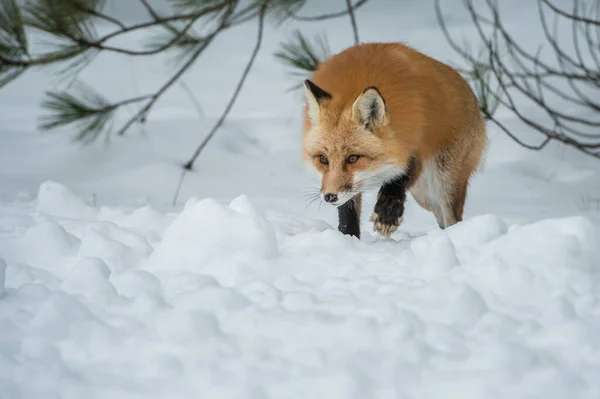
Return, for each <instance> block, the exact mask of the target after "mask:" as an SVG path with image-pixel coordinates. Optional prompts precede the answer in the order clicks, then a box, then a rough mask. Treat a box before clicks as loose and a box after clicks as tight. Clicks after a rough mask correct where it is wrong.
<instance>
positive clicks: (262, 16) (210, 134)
mask: <svg viewBox="0 0 600 399" xmlns="http://www.w3.org/2000/svg"><path fill="white" fill-rule="evenodd" d="M266 10H267V7H266V6H263V7H262V8H261V9H260V11H259V14H258V33H257V37H256V44H255V46H254V50H252V55H251V56H250V59H249V60H248V63H247V64H246V67H245V68H244V72H243V73H242V76H241V77H240V80H239V81H238V84H237V86H236V88H235V90H234V92H233V95H232V96H231V99H230V100H229V103H228V104H227V106H226V107H225V110H224V111H223V113H222V114H221V117H220V118H219V120H218V121H217V123H215V125H214V126H213V128H212V129H211V130H210V132H208V134H207V135H206V137H205V138H204V140H203V141H202V143H200V145H199V146H198V148H196V151H194V154H193V155H192V157H191V158H190V160H189V161H188V162H186V163H185V165H184V166H183V167H184V169H185V170H191V169H192V168H193V167H194V163H195V162H196V159H198V156H199V155H200V153H201V152H202V150H203V149H204V148H205V147H206V145H207V144H208V142H209V141H210V140H211V139H212V138H213V136H214V135H215V133H216V132H217V131H218V130H219V128H220V127H221V125H223V122H225V119H226V118H227V115H229V111H231V108H233V104H234V103H235V100H237V98H238V96H239V94H240V91H241V90H242V86H243V85H244V82H245V81H246V78H247V77H248V73H250V70H251V69H252V65H253V64H254V60H256V56H257V55H258V52H259V50H260V46H261V44H262V40H263V31H264V20H265V13H266Z"/></svg>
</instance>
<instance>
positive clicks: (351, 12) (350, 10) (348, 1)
mask: <svg viewBox="0 0 600 399" xmlns="http://www.w3.org/2000/svg"><path fill="white" fill-rule="evenodd" d="M346 6H347V7H348V15H350V23H351V24H352V32H353V33H354V44H358V43H359V42H360V40H359V39H358V28H357V27H356V18H355V17H354V9H353V8H352V2H351V0H346Z"/></svg>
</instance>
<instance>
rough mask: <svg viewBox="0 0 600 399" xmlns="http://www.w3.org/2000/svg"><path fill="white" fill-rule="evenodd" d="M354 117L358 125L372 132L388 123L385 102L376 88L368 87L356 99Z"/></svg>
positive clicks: (353, 108)
mask: <svg viewBox="0 0 600 399" xmlns="http://www.w3.org/2000/svg"><path fill="white" fill-rule="evenodd" d="M352 116H353V117H354V118H355V119H356V121H357V122H358V123H360V124H361V125H362V126H364V127H365V128H366V129H367V130H371V131H372V130H373V128H375V127H377V126H381V125H384V124H385V123H386V122H387V112H386V108H385V100H384V99H383V97H382V96H381V93H380V92H379V90H377V88H376V87H374V86H369V87H367V88H366V89H364V90H363V92H362V93H361V94H360V95H359V96H358V97H357V98H356V100H355V101H354V104H352Z"/></svg>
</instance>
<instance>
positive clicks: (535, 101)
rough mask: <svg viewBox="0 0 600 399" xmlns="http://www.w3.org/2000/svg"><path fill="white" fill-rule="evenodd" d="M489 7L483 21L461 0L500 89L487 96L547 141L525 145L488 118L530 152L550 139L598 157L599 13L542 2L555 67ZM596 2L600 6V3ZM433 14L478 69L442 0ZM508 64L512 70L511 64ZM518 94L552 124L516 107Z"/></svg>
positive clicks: (493, 4)
mask: <svg viewBox="0 0 600 399" xmlns="http://www.w3.org/2000/svg"><path fill="white" fill-rule="evenodd" d="M485 3H486V5H487V8H488V11H490V12H491V16H490V17H484V16H483V15H482V14H481V13H480V12H478V11H477V10H476V9H475V6H474V4H473V0H463V4H464V5H465V7H466V9H467V11H468V12H469V15H470V17H471V20H472V22H473V24H474V26H475V28H476V31H477V33H478V35H479V38H480V39H481V40H482V41H483V43H484V45H485V47H486V48H487V50H488V54H489V57H488V60H487V61H486V64H485V67H486V68H489V69H490V71H491V72H492V75H493V77H494V80H495V81H496V82H497V84H498V85H499V92H498V93H488V94H490V95H492V96H493V97H494V98H495V99H496V100H497V101H498V103H499V104H500V105H502V106H503V107H505V108H506V109H508V110H509V111H510V112H512V113H513V114H514V115H515V116H516V117H517V118H518V119H519V120H520V121H521V122H523V123H525V124H526V125H528V126H529V127H531V128H533V129H534V130H535V131H537V132H539V133H541V134H542V135H543V136H544V138H543V139H542V141H541V143H540V144H537V145H531V144H527V143H524V142H523V141H522V140H520V139H519V138H518V137H517V136H516V135H515V134H513V133H512V132H511V131H510V130H509V129H508V128H507V127H506V126H505V125H504V124H503V123H501V122H500V121H498V120H497V119H496V118H494V117H493V116H492V115H489V114H486V115H485V116H486V118H488V119H489V120H490V121H491V122H492V123H494V124H496V125H497V126H498V127H499V128H500V129H502V130H503V131H504V132H505V133H507V135H508V136H509V137H511V138H512V139H513V140H514V141H516V142H517V143H519V144H520V145H522V146H524V147H526V148H529V149H533V150H540V149H542V148H544V147H545V146H546V145H547V144H548V143H549V142H550V141H557V142H562V143H564V144H566V145H569V146H571V147H573V148H576V149H577V150H579V151H581V152H584V153H586V154H588V155H591V156H593V157H597V158H600V133H599V132H598V130H597V128H598V127H600V118H599V117H598V112H599V111H600V102H599V101H597V100H596V98H598V95H599V94H600V93H599V91H600V69H599V66H600V35H598V31H596V36H594V35H592V34H591V32H590V27H591V26H593V27H595V28H596V29H597V28H598V27H599V26H600V19H598V18H597V17H598V13H597V11H596V14H595V15H594V18H595V19H592V18H589V17H587V16H586V17H583V16H582V14H581V13H582V12H583V9H584V7H582V6H581V0H574V2H573V8H572V11H571V12H567V11H564V10H561V9H559V8H558V7H556V6H555V5H554V4H553V3H552V2H551V0H538V11H539V17H540V22H541V26H542V29H543V33H544V39H545V41H546V42H547V43H548V44H550V48H551V50H552V52H553V54H554V56H555V58H556V62H557V65H558V66H553V65H551V64H550V62H548V61H542V60H541V57H540V52H539V51H538V52H537V53H532V52H528V51H526V50H525V49H524V48H523V47H522V46H521V45H520V44H518V43H517V42H516V40H515V39H514V38H513V37H512V36H511V35H510V34H509V32H508V30H507V29H506V28H505V26H504V25H503V23H502V20H501V18H500V15H499V10H498V1H497V0H486V1H485ZM598 4H599V5H600V2H598ZM435 10H436V14H437V17H438V22H439V24H440V27H441V29H442V32H443V34H444V36H445V37H446V39H447V41H448V43H449V44H450V46H451V47H452V48H453V49H454V50H455V51H456V52H457V53H458V54H460V55H461V57H463V58H464V59H465V60H466V61H467V62H468V63H469V64H471V65H480V64H481V61H480V60H476V59H475V58H474V57H473V56H472V55H471V54H469V52H468V51H466V50H465V48H464V47H462V46H460V45H458V44H457V43H456V42H455V41H454V39H453V38H452V37H451V35H450V33H449V31H448V29H447V26H446V25H445V22H444V19H443V17H442V12H441V9H440V0H435ZM548 10H549V11H550V13H551V14H553V15H554V17H555V25H554V28H551V26H550V23H549V21H548V16H547V15H546V13H547V11H548ZM590 15H593V14H590ZM558 18H563V19H566V20H567V21H569V22H570V23H571V24H572V34H573V38H572V40H573V44H574V46H573V50H572V54H571V53H569V52H567V51H566V49H565V46H564V45H563V44H561V43H560V42H559V40H558V38H559V37H560V36H559V32H558V29H557V26H558V25H557V22H558ZM584 44H586V45H587V53H589V55H591V57H588V58H591V62H590V61H589V60H587V61H586V57H584V54H583V45H584ZM500 48H504V49H505V50H506V51H505V54H504V55H500V53H499V51H498V50H499V49H500ZM509 61H510V62H511V63H512V66H511V65H509ZM590 64H592V65H591V66H590ZM561 83H562V84H561ZM568 89H570V92H569V91H568ZM549 94H550V96H549ZM516 96H520V97H523V98H525V99H526V100H529V101H530V102H531V104H532V105H533V106H534V107H536V109H538V110H539V111H541V112H542V113H543V116H545V117H547V118H548V122H546V121H544V120H541V119H538V118H534V117H533V116H532V112H531V110H529V109H528V110H527V112H525V110H524V108H523V105H520V104H517V103H516V101H515V98H516ZM551 97H554V98H556V99H558V100H560V101H561V103H557V104H554V103H553V102H552V101H551V100H552V99H551ZM482 112H483V110H482ZM582 115H585V116H582ZM585 128H588V129H587V130H586V129H585Z"/></svg>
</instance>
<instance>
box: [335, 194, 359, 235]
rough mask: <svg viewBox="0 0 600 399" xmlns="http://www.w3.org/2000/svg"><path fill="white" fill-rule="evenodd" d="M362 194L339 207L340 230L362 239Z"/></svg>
mask: <svg viewBox="0 0 600 399" xmlns="http://www.w3.org/2000/svg"><path fill="white" fill-rule="evenodd" d="M361 204H362V195H361V194H358V195H356V196H355V197H354V198H352V199H351V200H350V201H348V202H346V203H345V204H343V205H341V206H339V207H338V220H339V224H338V230H339V231H340V232H341V233H343V234H347V235H351V236H355V237H356V238H359V239H360V210H361Z"/></svg>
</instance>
